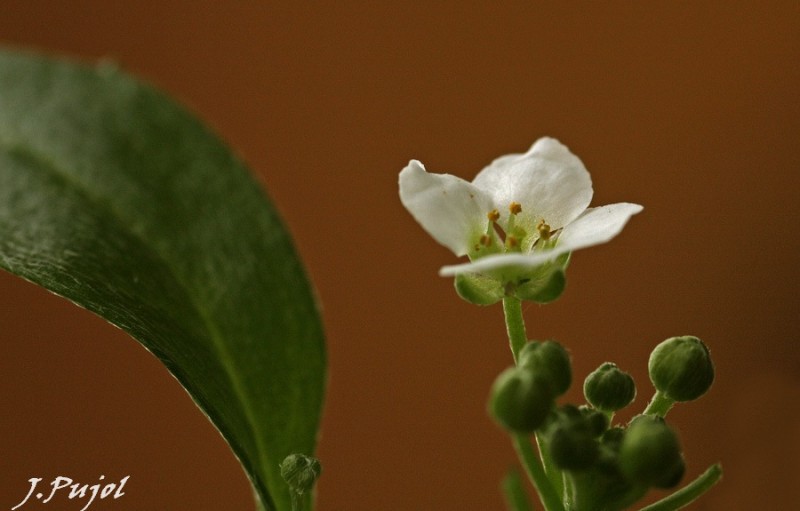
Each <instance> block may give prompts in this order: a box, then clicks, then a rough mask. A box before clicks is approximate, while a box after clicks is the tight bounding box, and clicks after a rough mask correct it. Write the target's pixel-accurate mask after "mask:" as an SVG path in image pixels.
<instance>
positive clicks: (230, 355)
mask: <svg viewBox="0 0 800 511" xmlns="http://www.w3.org/2000/svg"><path fill="white" fill-rule="evenodd" d="M0 267H2V268H4V269H6V270H8V271H10V272H12V273H14V274H17V275H19V276H21V277H23V278H25V279H27V280H29V281H31V282H34V283H36V284H39V285H41V286H43V287H45V288H47V289H49V290H51V291H53V292H54V293H56V294H59V295H61V296H64V297H65V298H67V299H69V300H71V301H73V302H75V303H76V304H78V305H80V306H82V307H85V308H86V309H88V310H90V311H92V312H94V313H96V314H98V315H100V316H102V317H103V318H105V319H107V320H108V321H109V322H111V323H112V324H114V325H117V326H118V327H120V328H122V329H123V330H125V331H126V332H128V333H129V334H130V335H131V336H133V337H134V338H135V339H136V340H138V341H139V342H140V343H141V344H142V345H144V346H145V348H147V349H148V350H150V351H151V352H152V353H153V354H154V355H156V356H157V357H158V358H159V359H160V360H161V361H162V362H163V363H164V365H166V367H167V368H168V369H169V370H170V372H172V374H173V375H175V377H176V378H177V379H178V381H179V382H180V383H181V384H182V385H183V386H184V387H185V388H186V390H187V391H188V392H189V394H190V395H191V396H192V398H193V399H194V400H195V402H196V403H197V405H198V406H199V407H200V408H201V409H202V410H203V412H204V413H206V414H207V415H208V417H209V418H210V419H211V421H212V422H213V423H214V424H215V425H216V427H217V428H218V429H219V430H220V432H221V433H222V435H223V436H224V437H225V439H226V440H227V441H228V443H229V444H230V446H231V448H232V449H233V451H234V453H235V454H236V456H237V457H238V458H239V459H240V461H241V463H242V465H243V466H244V468H245V471H246V473H247V475H248V476H249V478H250V479H251V481H252V483H253V486H254V488H255V490H256V493H257V495H258V496H259V497H260V499H261V502H260V503H259V506H263V507H264V508H265V509H276V510H286V509H289V508H290V507H291V498H290V495H289V490H288V488H287V487H286V485H285V483H284V482H283V480H282V479H281V475H280V467H279V464H280V463H281V461H282V460H283V459H284V458H285V457H286V456H287V455H288V454H291V453H295V452H299V453H304V454H309V455H311V454H313V452H314V448H315V444H316V438H317V430H318V426H319V419H320V412H321V406H322V400H323V397H324V396H323V395H324V387H325V382H326V373H325V350H324V344H323V334H322V327H321V323H320V320H319V314H318V311H317V308H316V304H315V301H314V296H313V294H312V291H311V289H310V286H309V283H308V281H307V279H306V276H305V273H304V270H303V268H302V265H301V263H300V261H299V260H298V257H297V254H296V253H295V251H294V248H293V246H292V243H291V240H290V238H289V236H288V234H287V233H286V230H285V229H284V227H283V225H282V223H281V220H280V218H279V217H278V215H277V213H276V212H275V210H274V209H273V208H272V206H271V205H270V203H269V201H268V199H267V198H266V196H265V194H264V193H263V191H262V190H261V188H260V187H259V186H258V184H257V183H256V181H255V180H254V179H253V177H252V176H251V174H250V173H249V172H248V171H247V169H246V168H245V167H244V166H243V165H242V163H241V162H239V161H238V160H237V159H236V158H235V157H234V156H233V155H232V154H231V152H230V151H229V150H228V149H227V148H226V147H225V146H224V145H223V144H222V143H221V142H220V141H219V140H218V139H217V137H215V136H214V135H213V134H211V133H210V132H209V131H208V130H207V129H206V128H205V127H203V125H201V124H200V123H199V122H198V121H197V120H196V119H195V118H194V117H192V116H191V115H190V114H188V113H187V112H186V111H185V110H184V109H183V108H181V107H179V106H177V105H176V104H175V103H174V102H172V101H171V100H170V99H168V98H167V97H166V96H165V95H163V94H162V93H160V92H158V91H156V90H154V89H153V88H152V87H150V86H147V85H144V84H142V83H140V82H138V81H136V80H134V79H132V78H131V77H129V76H127V75H125V74H124V73H121V72H120V71H119V70H117V69H116V67H114V66H113V65H110V64H102V65H100V66H98V67H96V68H89V67H84V66H81V65H77V64H73V63H69V62H63V61H59V60H54V59H49V58H45V57H40V56H34V55H30V54H20V53H13V52H4V51H0ZM109 362H110V363H116V364H119V365H120V366H124V361H109ZM154 429H155V430H156V431H157V429H158V426H157V425H155V428H154Z"/></svg>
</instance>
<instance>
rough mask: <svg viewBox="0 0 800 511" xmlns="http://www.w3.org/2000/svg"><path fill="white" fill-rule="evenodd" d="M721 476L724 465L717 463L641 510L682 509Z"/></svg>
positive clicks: (662, 510) (671, 510)
mask: <svg viewBox="0 0 800 511" xmlns="http://www.w3.org/2000/svg"><path fill="white" fill-rule="evenodd" d="M720 478H722V467H721V466H720V465H719V463H717V464H716V465H712V466H711V467H709V469H708V470H706V471H705V472H703V473H702V474H700V476H698V477H697V479H695V480H694V481H692V482H691V483H689V484H687V485H686V486H684V487H683V488H681V489H680V490H678V491H676V492H675V493H673V494H672V495H669V496H667V497H664V498H663V499H661V500H659V501H658V502H656V503H654V504H650V505H649V506H646V507H643V508H642V509H641V510H640V511H675V510H676V509H680V508H682V507H684V506H686V505H688V504H690V503H692V502H693V501H694V500H695V499H697V498H698V497H699V496H700V495H702V494H704V493H705V492H707V491H708V490H709V489H711V487H712V486H714V485H715V484H716V483H717V482H718V481H719V480H720Z"/></svg>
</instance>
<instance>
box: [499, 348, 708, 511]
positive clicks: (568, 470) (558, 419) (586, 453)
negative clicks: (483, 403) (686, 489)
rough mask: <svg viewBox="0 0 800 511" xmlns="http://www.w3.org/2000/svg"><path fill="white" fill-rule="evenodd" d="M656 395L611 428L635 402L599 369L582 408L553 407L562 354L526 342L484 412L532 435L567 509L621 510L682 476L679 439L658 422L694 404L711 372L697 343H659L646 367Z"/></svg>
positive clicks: (616, 376)
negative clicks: (683, 404)
mask: <svg viewBox="0 0 800 511" xmlns="http://www.w3.org/2000/svg"><path fill="white" fill-rule="evenodd" d="M649 372H650V378H651V380H652V382H653V384H654V386H655V388H656V396H655V397H654V399H653V401H652V402H651V403H650V406H648V407H647V409H646V410H645V412H644V413H643V414H642V415H638V416H636V417H634V419H633V420H631V421H630V422H629V423H628V424H627V425H619V426H612V424H611V421H612V420H613V416H614V413H615V412H617V411H618V410H621V409H622V408H624V407H626V406H628V405H629V404H630V403H632V402H633V400H634V398H635V396H636V386H635V384H634V381H633V378H632V377H631V376H630V375H629V374H628V373H626V372H624V371H622V370H620V369H619V368H618V367H617V366H616V365H614V364H612V363H609V362H607V363H604V364H602V365H601V366H600V367H598V368H597V369H596V370H595V371H593V372H592V373H591V374H589V376H588V377H587V378H586V379H585V381H584V385H583V391H584V396H585V397H586V401H587V404H585V405H582V406H580V407H578V406H574V405H569V404H565V405H560V406H558V405H557V404H556V399H557V398H558V396H560V395H562V394H564V393H565V392H566V391H567V389H568V388H569V386H570V384H571V381H572V370H571V367H570V360H569V356H568V354H567V351H566V350H565V349H564V348H563V347H562V346H561V345H560V344H558V343H556V342H554V341H546V342H536V341H530V342H528V343H527V344H526V345H525V347H524V348H523V349H522V350H521V351H520V353H519V357H518V364H517V366H516V367H512V368H510V369H507V370H506V371H504V372H503V373H502V374H501V375H500V377H498V378H497V380H496V381H495V383H494V386H493V387H492V391H491V396H490V400H489V410H490V413H491V414H492V416H493V417H494V418H495V420H496V421H497V422H498V423H499V424H500V425H501V426H502V427H503V428H505V429H507V430H509V431H511V432H513V433H516V434H536V436H537V440H538V442H539V445H540V448H541V449H542V450H543V455H544V456H543V457H544V458H546V459H547V460H548V461H549V466H548V463H546V464H545V468H546V469H548V470H549V471H550V473H549V474H548V476H550V478H551V479H554V480H559V481H565V480H566V481H567V482H566V483H565V484H563V485H562V486H563V489H560V490H559V491H562V492H564V491H570V492H571V493H572V494H571V495H569V496H568V499H567V500H569V501H571V502H573V504H574V507H573V509H610V510H614V509H623V508H625V507H627V506H629V505H631V504H632V503H633V502H635V501H636V500H638V499H639V498H641V497H642V496H643V495H644V493H645V492H646V491H647V490H648V489H649V488H672V487H674V486H676V485H677V484H678V483H679V482H680V480H681V478H682V476H683V474H684V471H685V467H684V459H683V454H682V451H681V446H680V442H679V440H678V436H677V435H676V433H675V432H674V430H673V429H671V428H670V427H669V426H668V425H667V423H666V422H665V421H664V419H663V416H664V414H665V413H666V411H667V410H668V409H669V407H670V406H672V404H673V403H674V402H676V401H689V400H693V399H697V398H698V397H700V396H701V395H703V394H705V392H706V391H707V390H708V389H709V387H710V386H711V384H712V382H713V380H714V367H713V364H712V363H711V359H710V357H709V354H708V349H707V348H706V346H705V345H704V344H703V343H702V341H700V340H699V339H697V338H696V337H689V336H686V337H674V338H671V339H668V340H666V341H664V342H663V343H661V344H659V345H658V347H657V348H656V349H655V350H654V351H653V353H652V355H651V357H650V362H649Z"/></svg>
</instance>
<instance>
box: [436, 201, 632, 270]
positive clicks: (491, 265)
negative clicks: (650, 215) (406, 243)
mask: <svg viewBox="0 0 800 511" xmlns="http://www.w3.org/2000/svg"><path fill="white" fill-rule="evenodd" d="M642 209H643V208H642V206H640V205H638V204H630V203H626V202H621V203H619V204H610V205H608V206H601V207H599V208H590V209H587V210H586V211H585V212H584V213H583V214H582V215H581V216H580V217H579V218H578V219H577V220H575V221H574V222H573V223H571V224H569V225H568V226H567V227H565V228H564V230H563V231H562V232H561V233H560V234H559V237H558V243H557V244H556V246H555V247H554V248H552V249H550V250H543V251H534V252H531V253H528V254H520V253H506V254H496V255H491V256H486V257H482V258H480V259H477V260H475V261H472V262H469V263H463V264H456V265H450V266H443V267H442V268H441V269H440V270H439V275H441V276H442V277H450V276H453V275H458V274H460V273H488V272H491V273H494V274H498V273H509V274H511V273H514V271H515V270H517V269H519V270H526V269H530V268H534V267H536V266H539V265H540V264H542V263H545V262H547V261H552V260H553V259H555V258H556V257H558V256H560V255H561V254H565V253H567V252H572V251H573V250H577V249H580V248H586V247H590V246H592V245H599V244H601V243H606V242H607V241H609V240H611V238H613V237H614V236H616V235H617V234H619V233H620V232H621V231H622V228H623V227H625V224H626V223H627V222H628V219H630V217H631V216H633V215H635V214H636V213H638V212H640V211H641V210H642ZM505 270H508V271H505Z"/></svg>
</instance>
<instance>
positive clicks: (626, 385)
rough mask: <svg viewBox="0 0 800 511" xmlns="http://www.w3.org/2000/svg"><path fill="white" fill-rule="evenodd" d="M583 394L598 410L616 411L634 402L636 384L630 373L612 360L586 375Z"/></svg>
mask: <svg viewBox="0 0 800 511" xmlns="http://www.w3.org/2000/svg"><path fill="white" fill-rule="evenodd" d="M583 395H584V396H586V401H588V402H589V404H591V405H592V406H594V407H595V408H597V409H598V410H602V411H604V412H616V411H617V410H621V409H622V408H625V407H626V406H628V405H629V404H631V402H633V399H634V398H635V397H636V384H635V383H634V382H633V377H631V375H630V374H628V373H626V372H624V371H621V370H620V369H619V368H618V367H617V366H616V365H615V364H612V363H611V362H605V363H604V364H602V365H601V366H600V367H598V368H597V369H595V370H594V372H592V373H591V374H589V376H587V377H586V380H584V382H583Z"/></svg>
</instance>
